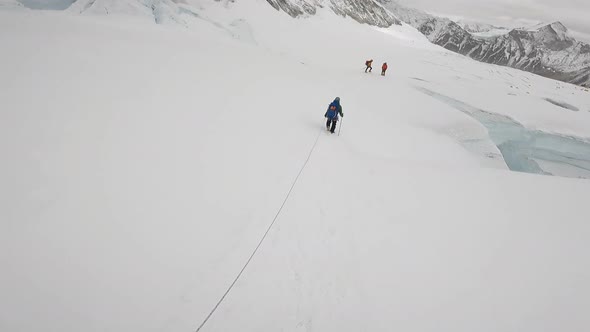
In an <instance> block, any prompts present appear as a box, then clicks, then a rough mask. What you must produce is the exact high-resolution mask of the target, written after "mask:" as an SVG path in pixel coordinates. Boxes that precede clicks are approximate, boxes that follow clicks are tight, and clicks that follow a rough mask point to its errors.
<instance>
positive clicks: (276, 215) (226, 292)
mask: <svg viewBox="0 0 590 332" xmlns="http://www.w3.org/2000/svg"><path fill="white" fill-rule="evenodd" d="M322 131H323V129H322V130H320V131H319V132H318V135H317V137H316V138H315V142H314V143H313V146H312V147H311V149H310V150H309V154H308V155H307V159H305V162H304V163H303V165H302V166H301V169H300V170H299V173H297V176H296V177H295V180H294V181H293V183H292V184H291V188H289V191H288V192H287V195H286V196H285V199H283V204H281V207H280V208H279V209H278V211H277V213H276V214H275V216H274V218H273V220H272V222H271V223H270V225H268V228H267V229H266V232H264V235H263V236H262V238H261V239H260V241H259V242H258V245H257V246H256V248H254V251H252V254H251V255H250V257H249V258H248V260H247V261H246V263H245V264H244V266H243V267H242V269H241V270H240V272H239V273H238V275H237V276H236V277H235V279H234V281H233V282H232V283H231V284H230V285H229V287H228V288H227V290H226V291H225V293H223V295H222V296H221V298H220V299H219V301H217V303H216V304H215V306H214V307H213V309H211V312H209V314H208V315H207V317H205V319H204V320H203V322H202V323H201V325H199V327H198V328H197V331H196V332H199V331H201V329H202V328H203V326H205V324H206V323H207V321H209V318H211V316H213V314H214V313H215V311H216V310H217V308H218V307H219V305H220V304H221V303H222V302H223V300H225V297H226V296H227V294H229V292H230V291H231V290H232V288H233V287H234V285H235V284H236V282H238V279H240V277H241V276H242V273H244V270H246V268H247V267H248V264H250V261H252V258H254V255H256V253H257V252H258V249H259V248H260V246H261V245H262V243H263V242H264V239H266V236H267V235H268V233H269V232H270V230H271V229H272V226H273V225H274V224H275V222H276V221H277V219H278V218H279V215H280V214H281V211H282V210H283V207H285V204H286V203H287V200H289V196H291V192H292V191H293V188H295V185H296V184H297V180H299V177H300V176H301V173H303V170H304V169H305V166H307V163H308V162H309V159H310V158H311V155H312V154H313V151H314V150H315V147H316V145H317V144H318V140H319V139H320V135H321V134H322Z"/></svg>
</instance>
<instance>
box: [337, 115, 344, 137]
mask: <svg viewBox="0 0 590 332" xmlns="http://www.w3.org/2000/svg"><path fill="white" fill-rule="evenodd" d="M342 122H344V117H342V118H340V126H338V136H340V129H342Z"/></svg>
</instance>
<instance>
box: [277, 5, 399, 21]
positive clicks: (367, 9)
mask: <svg viewBox="0 0 590 332" xmlns="http://www.w3.org/2000/svg"><path fill="white" fill-rule="evenodd" d="M266 1H267V2H268V3H269V4H271V6H273V7H274V8H275V9H278V10H283V11H285V12H286V13H288V14H289V15H291V16H293V17H297V16H301V15H305V14H308V15H313V14H315V13H316V10H317V8H321V7H324V6H326V7H328V8H330V9H332V10H333V11H334V12H335V13H336V14H338V15H341V16H344V17H346V16H350V17H351V18H352V19H354V20H355V21H357V22H359V23H366V24H370V25H375V26H378V27H389V26H391V25H393V24H397V25H399V24H401V22H400V20H399V19H397V18H396V17H395V16H394V15H392V14H391V13H390V12H389V11H387V10H385V9H384V8H383V7H382V6H381V5H380V4H379V3H378V2H377V1H375V0H266Z"/></svg>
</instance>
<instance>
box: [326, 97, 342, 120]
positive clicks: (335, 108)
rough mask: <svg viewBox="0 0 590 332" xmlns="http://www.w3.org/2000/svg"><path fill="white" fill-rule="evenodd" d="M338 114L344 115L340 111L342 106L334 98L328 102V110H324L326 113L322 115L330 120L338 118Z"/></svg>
mask: <svg viewBox="0 0 590 332" xmlns="http://www.w3.org/2000/svg"><path fill="white" fill-rule="evenodd" d="M338 114H340V116H344V114H343V113H342V106H341V105H340V101H339V100H334V101H333V102H332V103H331V104H330V106H328V110H327V111H326V114H324V117H326V118H328V119H332V120H338Z"/></svg>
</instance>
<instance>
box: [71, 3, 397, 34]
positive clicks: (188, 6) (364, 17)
mask: <svg viewBox="0 0 590 332" xmlns="http://www.w3.org/2000/svg"><path fill="white" fill-rule="evenodd" d="M215 1H217V2H223V3H225V4H230V3H235V2H237V1H244V0H215ZM265 1H266V2H267V3H268V4H270V5H271V6H272V7H273V8H275V9H277V10H281V11H284V12H285V13H287V14H289V15H290V16H292V17H300V16H311V15H314V14H316V12H317V10H318V9H320V8H329V9H331V10H332V11H333V12H334V13H336V14H338V15H340V16H343V17H351V18H352V19H354V20H355V21H357V22H359V23H365V24H369V25H374V26H378V27H389V26H391V25H394V24H397V25H399V24H401V21H400V20H399V19H397V18H396V17H395V16H394V15H392V14H391V13H390V12H389V11H387V10H386V9H384V8H383V7H382V6H381V5H380V4H379V3H378V2H376V1H375V0H265ZM198 7H200V2H199V1H195V0H77V1H76V2H75V3H74V4H73V5H72V6H71V7H70V10H73V11H78V12H80V13H83V12H94V13H100V12H103V13H109V12H125V13H130V12H143V13H144V14H145V15H148V16H149V15H151V16H153V17H154V18H155V20H156V21H157V22H161V21H162V20H165V19H171V20H174V21H179V22H182V21H183V19H180V18H179V16H182V15H183V14H191V15H197V14H196V11H195V10H194V8H198ZM145 15H144V16H145Z"/></svg>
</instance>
